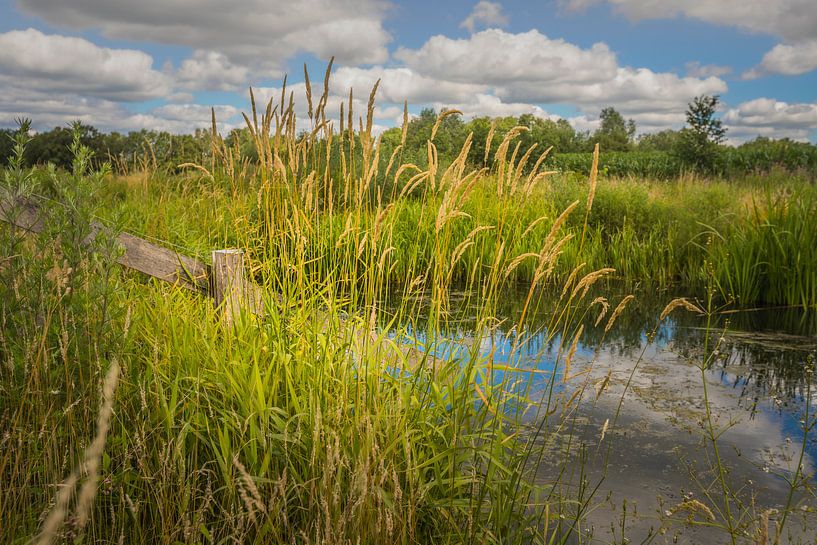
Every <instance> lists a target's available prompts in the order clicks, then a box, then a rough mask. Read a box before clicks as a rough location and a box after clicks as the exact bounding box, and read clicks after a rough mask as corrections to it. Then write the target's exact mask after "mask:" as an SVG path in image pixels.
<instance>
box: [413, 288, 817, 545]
mask: <svg viewBox="0 0 817 545" xmlns="http://www.w3.org/2000/svg"><path fill="white" fill-rule="evenodd" d="M474 297H475V296H474V295H473V294H469V293H457V294H453V295H452V301H453V302H452V303H451V309H450V312H449V316H450V319H449V320H447V321H446V324H445V326H444V327H441V328H439V329H438V331H439V330H442V331H443V332H442V333H437V334H436V339H435V340H434V342H433V343H432V342H430V341H429V334H428V333H427V331H428V329H429V328H428V327H427V324H422V323H421V324H418V323H413V324H410V325H409V326H408V330H409V337H410V338H411V339H412V340H413V342H416V343H417V345H418V346H419V347H421V349H423V350H426V351H432V352H434V353H435V354H436V355H437V356H443V357H451V356H452V355H453V356H461V357H464V358H467V354H468V353H469V351H472V352H473V351H476V352H478V353H479V355H480V357H481V358H482V359H483V360H488V361H490V362H491V364H492V366H493V367H494V368H495V371H494V372H493V373H492V374H491V379H490V380H492V381H493V382H497V381H505V383H506V384H510V383H511V382H512V380H511V379H509V378H508V376H506V375H505V373H503V371H502V369H505V367H503V366H508V367H514V368H519V369H526V370H530V371H531V372H530V373H515V375H520V374H521V375H524V376H525V377H526V378H527V381H526V380H522V381H517V387H518V388H519V387H521V388H523V389H524V390H525V392H526V393H527V395H528V398H530V399H533V400H536V401H538V402H539V404H540V405H539V406H537V405H536V404H532V405H531V406H530V407H529V410H528V411H526V412H525V416H524V419H525V421H526V424H527V425H528V426H529V427H530V428H531V429H536V430H538V431H541V421H542V413H543V409H542V408H541V407H542V406H545V407H548V408H551V407H560V408H559V411H562V412H564V410H565V409H564V407H565V404H567V406H568V407H569V409H568V412H567V413H564V416H565V418H563V419H562V421H563V422H567V423H568V425H565V426H563V428H562V429H561V430H560V431H559V432H558V433H557V434H549V435H548V437H552V436H556V435H560V436H561V437H560V438H558V439H555V440H554V439H552V438H549V439H547V441H548V442H549V446H547V447H546V448H548V449H549V454H548V456H546V457H545V459H543V461H542V462H541V463H539V464H538V465H537V467H535V468H533V469H534V471H535V479H536V480H537V482H539V483H540V484H545V485H548V484H549V483H551V484H553V483H556V484H553V486H554V487H555V490H554V491H557V492H559V493H560V494H562V495H567V496H568V497H573V498H576V497H580V498H581V499H582V501H586V505H587V507H586V508H585V509H584V510H583V512H582V517H580V518H581V520H580V521H579V522H578V523H577V522H575V520H574V521H572V522H571V521H569V520H568V521H566V522H565V523H566V524H568V523H572V524H576V525H578V526H579V527H580V529H581V533H582V535H583V536H584V538H585V539H582V542H588V541H589V542H598V543H610V542H618V543H622V542H629V543H640V542H642V541H645V542H653V543H665V542H666V543H722V542H729V541H730V540H729V536H728V533H725V532H724V531H723V530H722V529H719V528H716V527H713V526H712V524H711V522H712V518H711V516H710V515H715V518H716V519H719V520H722V518H721V517H717V516H716V515H717V509H718V508H719V507H720V508H723V507H724V506H725V503H724V500H723V497H724V496H723V485H722V481H721V475H722V476H723V477H722V478H723V482H725V483H727V484H728V490H729V491H730V492H729V494H730V502H729V504H730V513H731V518H732V519H734V520H735V521H737V522H736V524H745V527H743V528H742V530H743V531H745V532H747V533H753V532H755V531H757V530H756V525H757V521H762V520H764V519H768V520H769V526H770V528H771V529H770V532H771V535H773V532H774V524H775V521H780V520H781V519H782V515H781V512H782V511H783V510H784V508H785V506H786V505H787V504H790V505H791V506H792V507H793V510H792V511H793V514H792V515H789V516H788V517H787V520H786V526H785V529H784V535H783V536H782V541H781V542H782V543H787V542H791V543H797V542H801V541H802V542H807V543H813V542H814V539H815V535H817V519H816V518H815V515H814V511H813V508H815V507H817V501H815V500H816V499H817V498H815V496H814V495H813V494H812V493H811V491H810V490H809V488H810V485H811V484H812V483H813V482H814V471H815V467H817V429H814V430H811V431H810V432H809V433H804V422H805V419H806V415H807V409H808V410H809V413H808V414H809V422H811V421H812V420H813V416H814V413H815V412H817V401H815V398H817V395H815V394H814V392H813V390H814V386H815V378H814V375H813V373H811V372H810V369H811V368H812V366H813V360H814V355H815V353H817V313H814V312H810V313H809V312H804V311H802V310H799V309H791V308H785V309H784V308H777V309H772V308H765V309H751V310H740V311H739V310H735V309H731V308H722V309H718V311H717V312H716V313H715V314H714V315H712V316H711V317H710V319H709V322H707V317H706V316H699V315H696V314H694V313H691V312H688V311H686V310H684V309H680V310H677V311H675V312H673V313H672V314H670V315H669V316H668V317H667V318H666V319H665V320H664V321H663V322H661V323H660V324H659V323H658V318H659V315H660V314H661V312H662V309H663V308H664V306H665V305H666V304H667V302H669V301H670V300H671V299H673V297H672V296H671V295H669V294H659V295H655V294H652V295H650V294H637V296H636V298H635V299H634V300H632V302H631V303H630V304H629V305H628V307H627V309H626V310H625V311H624V312H623V313H622V314H621V315H620V316H619V317H618V319H617V320H616V321H615V323H614V325H613V326H612V328H611V329H610V330H609V331H608V332H606V333H605V332H604V325H605V322H606V320H605V321H602V322H601V324H600V325H599V326H598V327H593V326H594V322H595V318H596V314H597V312H596V311H593V312H591V313H590V314H588V315H587V316H586V317H584V318H583V319H578V320H575V321H574V322H575V324H579V323H582V324H583V325H584V332H583V333H582V334H581V336H580V337H579V340H578V342H577V343H576V346H575V352H574V354H573V355H572V357H571V365H570V370H569V376H568V379H567V380H565V377H564V360H565V358H566V353H568V352H570V350H571V345H572V344H573V335H572V331H574V330H575V329H570V330H568V331H569V333H567V334H566V340H565V341H564V342H563V335H562V331H561V330H560V331H552V329H553V328H552V325H551V326H550V328H551V330H549V324H551V322H552V319H553V316H554V312H557V310H556V309H557V308H558V305H557V304H556V302H555V301H549V300H548V298H544V299H543V300H542V301H541V302H540V303H539V304H538V305H537V309H538V310H537V312H533V313H532V315H531V316H529V317H528V320H527V322H526V323H527V324H528V325H527V333H525V334H523V335H521V336H519V335H518V334H517V332H516V325H515V324H516V322H517V321H518V319H519V314H520V312H521V309H522V307H523V306H524V297H525V294H524V293H522V294H512V295H510V296H508V297H503V298H502V299H501V300H502V304H501V305H500V308H498V309H496V316H497V318H498V321H497V323H496V324H497V325H495V326H493V327H490V328H486V327H484V326H483V327H482V329H481V330H480V331H476V330H475V329H477V328H476V326H475V323H476V322H475V319H474V316H473V314H475V313H476V309H477V305H476V304H475V303H474ZM592 299H593V297H592V296H591V297H588V298H586V300H587V301H588V302H589V301H590V300H592ZM621 299H622V297H612V298H611V299H610V303H611V308H610V312H612V309H613V308H614V307H615V305H616V304H617V302H618V301H620V300H621ZM404 303H405V302H404ZM413 304H417V305H419V306H420V307H421V306H422V304H423V301H422V300H420V301H418V302H415V303H413ZM585 306H586V305H585ZM610 312H608V314H607V317H608V318H609V315H610ZM421 314H422V313H421ZM523 338H524V341H522V340H521V339H523ZM704 361H707V365H706V369H705V370H703V371H702V369H701V367H702V363H703V362H704ZM557 362H558V364H557ZM485 380H488V379H485ZM519 383H521V384H523V386H518V384H519ZM704 385H705V386H706V388H704ZM577 392H578V393H577ZM574 394H575V400H574V401H573V402H570V401H567V400H569V399H570V398H571V397H573V396H574ZM557 400H558V401H557ZM706 400H708V406H709V408H710V414H711V427H710V426H709V425H708V422H709V421H708V420H707V418H706V415H707V412H706V407H707V403H706ZM560 403H561V405H560ZM713 431H714V433H715V434H716V435H717V436H718V439H717V447H718V456H719V457H720V460H721V466H722V467H723V468H724V469H723V471H722V472H721V471H719V469H718V463H717V458H716V457H715V452H714V450H713V446H712V442H711V440H709V439H708V437H709V436H710V435H709V434H710V432H713ZM804 436H805V437H804ZM801 460H802V461H801ZM798 465H799V466H800V467H801V468H802V469H801V470H800V471H798V470H797V467H798ZM794 478H799V479H800V481H802V482H803V485H802V486H801V487H799V489H798V490H796V491H795V492H794V493H793V494H792V495H791V499H789V493H790V486H789V484H788V481H791V480H792V479H794ZM556 489H557V490H556ZM698 502H700V503H698ZM702 505H703V506H706V508H704V507H702ZM690 520H691V521H692V524H690V523H689V521H690ZM622 535H623V536H624V537H625V538H626V539H627V541H624V539H623V538H622ZM586 538H589V539H586ZM772 542H773V537H772V538H770V541H769V543H772Z"/></svg>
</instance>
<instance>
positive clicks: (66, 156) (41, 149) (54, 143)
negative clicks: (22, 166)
mask: <svg viewBox="0 0 817 545" xmlns="http://www.w3.org/2000/svg"><path fill="white" fill-rule="evenodd" d="M72 126H73V124H72ZM73 130H74V129H73V128H71V127H55V128H54V129H53V130H51V131H47V132H41V133H39V134H37V135H35V136H34V137H33V138H32V139H31V142H29V144H28V146H27V147H26V162H27V163H28V164H30V165H34V164H45V163H53V164H54V165H56V166H58V167H61V168H66V169H67V168H71V163H72V161H73V159H74V155H73V153H72V152H71V142H72V141H73V138H74V137H73ZM76 130H77V131H78V132H79V137H80V142H81V144H82V145H84V146H87V147H88V148H89V149H90V150H91V151H92V152H93V154H94V157H95V158H96V159H98V160H104V159H105V158H107V153H106V152H105V149H104V145H103V144H104V143H103V135H102V134H101V133H100V132H99V131H98V130H97V129H96V128H95V127H92V126H90V125H85V124H83V123H79V122H76Z"/></svg>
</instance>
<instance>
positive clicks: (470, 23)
mask: <svg viewBox="0 0 817 545" xmlns="http://www.w3.org/2000/svg"><path fill="white" fill-rule="evenodd" d="M507 24H508V17H507V16H506V15H505V14H504V13H503V12H502V5H501V4H499V3H498V2H488V1H487V0H481V1H480V2H478V3H477V5H475V6H474V9H473V10H471V13H469V14H468V17H466V18H465V19H464V20H463V21H462V22H461V23H460V28H464V29H466V30H467V31H468V32H474V29H475V28H476V27H477V26H478V25H479V26H483V27H490V26H496V27H501V26H505V25H507Z"/></svg>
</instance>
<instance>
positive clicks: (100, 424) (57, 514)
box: [36, 361, 119, 545]
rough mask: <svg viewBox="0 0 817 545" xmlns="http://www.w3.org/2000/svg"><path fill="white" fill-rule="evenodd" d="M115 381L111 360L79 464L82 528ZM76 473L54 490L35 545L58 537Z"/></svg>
mask: <svg viewBox="0 0 817 545" xmlns="http://www.w3.org/2000/svg"><path fill="white" fill-rule="evenodd" d="M118 383H119V363H118V362H116V361H113V362H112V363H111V365H110V368H109V369H108V373H107V374H106V376H105V382H104V383H103V385H102V407H101V408H100V411H99V415H98V417H97V422H96V435H95V436H94V439H93V441H91V444H90V445H89V446H88V448H87V449H86V450H85V457H84V460H83V466H84V470H85V474H86V477H85V482H83V484H82V487H81V488H80V491H79V496H78V498H77V508H76V520H77V522H76V523H77V528H78V529H80V530H81V529H82V528H84V527H85V525H86V524H87V523H88V519H89V517H90V512H91V506H92V505H93V503H94V498H95V497H96V492H97V483H98V481H99V467H100V462H101V460H102V453H103V452H104V450H105V439H106V438H107V436H108V429H109V428H110V421H111V416H112V415H113V398H114V393H115V392H116V386H117V384H118ZM78 475H79V472H78V471H77V470H75V471H74V472H72V473H71V475H70V476H69V477H68V479H66V481H65V482H64V483H63V485H62V486H61V488H60V491H59V492H58V493H57V499H56V502H55V505H54V507H53V509H52V510H51V512H50V513H49V515H48V517H47V518H46V520H45V522H44V523H43V527H42V530H41V531H40V533H39V535H38V536H37V539H36V543H37V545H48V544H51V543H53V542H54V540H55V539H56V538H57V537H58V534H59V531H60V528H61V527H62V525H63V523H64V522H65V519H66V517H67V515H68V505H69V503H70V499H71V495H72V494H73V492H74V488H75V487H76V485H77V482H78V481H79V477H78Z"/></svg>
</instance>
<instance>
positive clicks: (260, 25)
mask: <svg viewBox="0 0 817 545" xmlns="http://www.w3.org/2000/svg"><path fill="white" fill-rule="evenodd" d="M17 6H18V7H19V8H20V9H22V10H23V11H25V12H27V13H30V14H33V15H36V16H38V17H40V18H42V19H43V20H44V21H46V22H48V23H49V24H52V25H54V26H57V27H60V28H70V29H74V30H95V31H98V32H101V33H102V35H104V36H106V37H108V38H113V39H127V40H136V41H140V42H144V41H150V42H157V43H163V44H175V45H182V46H188V47H191V48H193V49H196V50H203V51H217V52H219V53H221V54H223V55H225V56H226V57H227V58H228V59H229V61H230V63H232V64H234V65H242V66H250V67H253V68H257V69H260V70H263V71H264V72H265V74H266V75H271V76H278V75H280V71H281V69H282V68H283V67H284V66H285V62H286V61H287V60H288V59H290V58H291V57H292V56H294V55H296V54H298V53H299V52H306V53H312V54H314V55H316V56H318V57H322V58H327V57H329V56H333V55H334V56H335V57H337V59H338V61H339V62H345V63H351V64H356V63H381V62H384V61H385V60H386V59H387V57H388V51H387V49H386V45H387V43H388V42H389V40H390V36H389V34H388V33H387V32H386V30H385V29H384V27H383V25H382V20H383V18H384V17H385V15H386V12H387V8H388V4H387V3H386V2H385V1H384V0H299V1H298V2H290V1H285V0H247V1H245V2H241V3H240V4H236V3H233V2H224V1H222V0H203V1H197V2H189V1H186V2H167V1H166V0H138V1H131V0H72V1H70V2H66V1H63V0H19V1H18V2H17Z"/></svg>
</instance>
